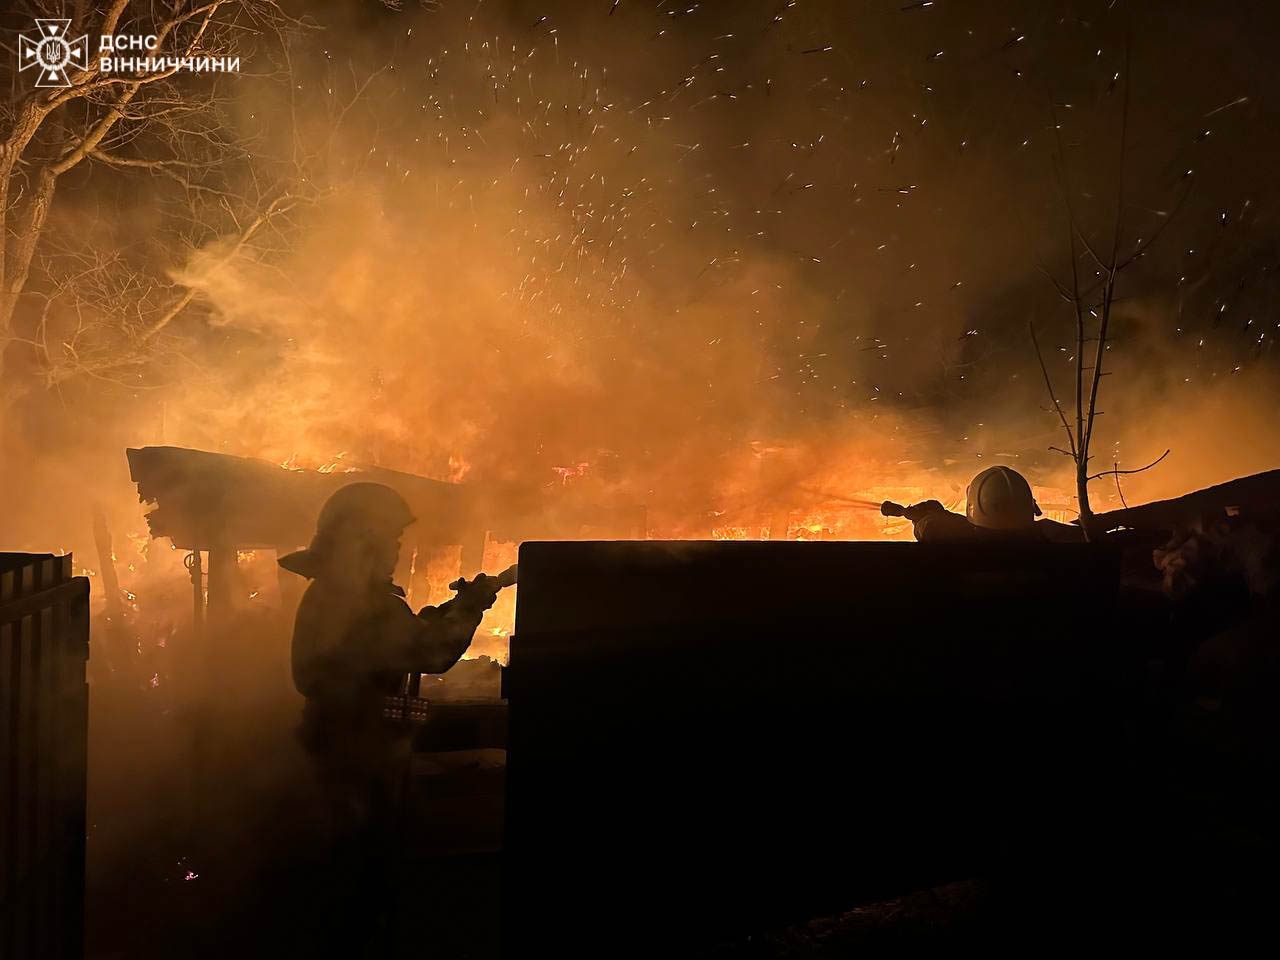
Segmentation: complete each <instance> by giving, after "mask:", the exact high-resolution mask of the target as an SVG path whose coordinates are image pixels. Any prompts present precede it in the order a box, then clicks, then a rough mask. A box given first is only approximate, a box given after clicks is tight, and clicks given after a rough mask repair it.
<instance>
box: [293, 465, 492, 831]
mask: <svg viewBox="0 0 1280 960" xmlns="http://www.w3.org/2000/svg"><path fill="white" fill-rule="evenodd" d="M413 521H414V517H413V515H412V513H411V512H410V510H409V506H408V504H406V503H405V501H404V499H403V498H402V497H401V496H400V495H399V494H398V493H396V492H395V491H394V490H392V489H391V488H390V487H387V486H384V485H382V484H379V483H352V484H349V485H348V486H345V487H342V488H341V489H340V490H338V491H337V492H336V493H334V494H333V495H332V496H331V497H330V498H329V499H328V501H327V502H326V503H325V505H324V507H323V508H322V509H321V511H320V517H319V519H318V521H317V523H316V533H315V537H314V538H313V539H312V541H311V545H310V546H309V547H308V548H307V549H305V550H300V551H298V552H297V553H292V554H289V555H288V556H285V557H282V558H280V561H279V563H280V565H281V566H282V567H284V568H285V569H286V570H289V571H292V572H294V573H297V574H300V575H302V576H304V577H307V578H308V579H310V580H311V584H310V585H309V586H308V587H307V590H306V593H305V594H304V595H303V597H302V602H301V604H300V605H299V607H298V613H297V617H296V619H295V621H294V630H293V651H292V658H293V681H294V685H295V686H296V687H297V689H298V692H299V693H301V694H302V695H303V696H304V697H306V706H305V707H304V709H303V718H302V726H301V729H300V737H301V740H302V743H303V746H304V747H305V748H306V750H307V752H308V753H309V754H311V756H312V757H313V759H315V760H316V761H317V767H318V772H319V773H320V775H321V778H322V780H323V782H324V785H325V787H326V788H327V792H328V794H329V796H330V799H331V800H332V801H334V803H335V809H334V811H333V812H334V814H335V815H336V817H337V819H338V821H339V822H338V823H337V824H336V826H337V828H338V829H339V830H343V829H344V827H345V828H353V827H359V826H361V825H367V824H368V823H369V821H370V820H376V819H377V818H378V817H380V816H382V815H383V814H385V813H386V812H387V811H386V809H385V805H386V804H389V803H390V801H391V796H392V794H393V793H394V792H395V789H396V786H395V779H396V776H397V771H398V770H399V769H401V767H402V766H403V764H401V763H398V762H397V761H398V760H400V759H407V750H408V742H407V736H406V734H405V732H404V731H403V730H401V731H399V732H397V730H396V729H395V728H394V727H392V725H390V724H389V723H387V722H386V721H385V720H384V717H383V709H384V703H385V698H386V697H387V696H389V695H394V694H396V693H398V692H399V691H400V689H401V685H402V684H403V682H404V678H405V676H406V674H408V673H442V672H444V671H445V670H448V669H449V668H450V667H451V666H453V664H455V663H456V662H457V661H458V660H459V658H461V656H462V654H463V653H464V652H465V651H466V649H467V647H468V646H470V644H471V640H472V635H473V634H474V632H475V630H476V627H478V626H479V625H480V619H481V617H483V615H484V612H485V610H487V609H488V608H489V607H491V606H492V605H493V603H494V600H495V599H497V594H498V590H499V589H501V586H502V585H504V583H503V582H502V581H500V580H499V578H496V577H489V576H486V575H485V574H480V575H478V576H477V577H476V578H475V579H474V580H472V581H470V582H467V581H465V580H460V581H458V583H456V584H454V588H455V589H456V590H457V591H458V595H457V596H456V597H454V598H453V599H451V600H449V601H447V602H446V603H443V604H441V605H440V606H438V607H425V608H423V609H422V610H421V611H419V612H418V613H417V614H415V613H414V612H413V611H412V610H411V609H410V608H409V606H408V604H407V603H405V601H404V591H403V590H402V589H401V588H400V587H398V586H396V584H395V583H393V582H392V576H393V574H394V571H395V567H396V561H397V559H398V557H399V553H400V537H401V535H402V533H403V531H404V528H405V527H407V526H408V525H409V524H411V523H412V522H413ZM344 821H345V823H344Z"/></svg>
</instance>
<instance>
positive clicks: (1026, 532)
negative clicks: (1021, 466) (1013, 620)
mask: <svg viewBox="0 0 1280 960" xmlns="http://www.w3.org/2000/svg"><path fill="white" fill-rule="evenodd" d="M965 501H966V502H965V514H964V516H961V515H960V514H958V513H952V512H951V511H949V510H947V508H946V507H944V506H943V505H942V504H941V503H939V502H938V501H937V500H926V501H924V502H923V503H916V504H912V505H911V506H907V507H903V506H900V505H899V504H896V503H892V502H890V501H888V500H886V501H885V502H884V503H883V504H881V506H880V512H881V513H883V514H884V515H885V516H890V517H906V518H907V519H908V520H910V521H911V525H912V528H913V530H914V532H915V536H916V539H917V540H919V541H920V542H922V543H939V542H944V541H956V540H1031V541H1036V540H1048V541H1055V542H1057V541H1070V540H1081V539H1083V533H1082V532H1081V531H1080V530H1079V529H1078V528H1075V527H1071V526H1068V525H1066V524H1062V523H1054V522H1053V521H1052V520H1041V521H1039V522H1037V521H1036V517H1038V516H1040V515H1041V511H1040V507H1039V505H1038V504H1037V503H1036V500H1035V497H1034V496H1033V495H1032V493H1031V485H1030V484H1029V483H1027V479H1026V477H1024V476H1023V475H1022V474H1020V473H1018V471H1017V470H1014V469H1013V468H1012V467H1005V466H999V467H988V468H987V469H986V470H983V471H982V472H981V473H979V474H978V475H977V476H976V477H974V478H973V480H972V482H970V484H969V488H968V490H966V491H965Z"/></svg>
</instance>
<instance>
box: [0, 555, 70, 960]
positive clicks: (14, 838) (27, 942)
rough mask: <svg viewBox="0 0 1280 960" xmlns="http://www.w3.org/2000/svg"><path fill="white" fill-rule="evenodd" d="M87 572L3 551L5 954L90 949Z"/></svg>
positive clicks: (55, 954)
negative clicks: (86, 875)
mask: <svg viewBox="0 0 1280 960" xmlns="http://www.w3.org/2000/svg"><path fill="white" fill-rule="evenodd" d="M88 656H89V581H88V580H87V579H86V578H85V577H73V576H71V557H70V556H62V557H55V556H51V555H48V554H14V553H0V957H5V958H13V960H26V958H36V957H39V958H72V957H75V958H79V957H82V956H83V954H84V854H85V772H86V764H87V746H88V706H89V690H88V687H87V685H86V684H85V662H86V660H87V659H88Z"/></svg>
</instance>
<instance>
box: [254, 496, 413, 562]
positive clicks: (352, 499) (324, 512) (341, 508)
mask: <svg viewBox="0 0 1280 960" xmlns="http://www.w3.org/2000/svg"><path fill="white" fill-rule="evenodd" d="M413 519H414V517H413V513H412V512H411V511H410V510H409V504H407V503H405V501H404V497H402V496H400V494H398V493H396V492H395V491H394V490H392V489H391V488H390V487H388V486H386V485H385V484H382V483H367V482H362V483H349V484H347V485H346V486H345V487H342V488H340V489H339V490H337V491H336V492H335V493H333V494H331V495H330V497H329V499H328V500H326V501H325V502H324V506H323V507H321V508H320V516H319V518H318V519H317V520H316V535H315V536H314V537H313V538H312V540H311V546H309V547H308V548H307V549H305V550H299V551H297V552H296V553H291V554H288V555H287V556H284V557H281V558H280V559H279V560H278V561H277V562H278V563H279V564H280V566H282V567H284V568H285V569H286V570H290V571H292V572H293V573H297V574H300V575H302V576H304V577H309V578H315V577H317V576H319V575H320V574H321V572H322V571H324V570H325V569H327V568H330V567H332V566H333V564H334V563H339V565H340V562H339V561H338V559H337V558H338V557H339V556H341V555H342V553H343V551H344V550H347V549H350V547H351V545H353V544H360V543H363V544H384V543H392V544H394V543H395V542H396V541H398V540H399V539H400V533H401V531H402V530H404V528H405V527H407V526H408V525H409V524H411V523H413ZM392 560H393V561H394V554H393V555H392Z"/></svg>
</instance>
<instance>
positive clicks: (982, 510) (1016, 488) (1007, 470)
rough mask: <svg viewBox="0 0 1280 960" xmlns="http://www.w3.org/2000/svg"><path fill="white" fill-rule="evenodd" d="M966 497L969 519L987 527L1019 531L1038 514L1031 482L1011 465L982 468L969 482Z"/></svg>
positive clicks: (976, 524) (1038, 510) (966, 512)
mask: <svg viewBox="0 0 1280 960" xmlns="http://www.w3.org/2000/svg"><path fill="white" fill-rule="evenodd" d="M966 500H967V504H966V507H965V514H966V516H968V518H969V522H970V523H972V524H973V525H974V526H975V527H982V528H984V529H987V530H1021V529H1024V528H1026V527H1029V526H1031V525H1032V524H1033V523H1035V520H1036V517H1038V516H1040V507H1039V506H1038V505H1037V504H1036V501H1035V497H1033V496H1032V495H1031V484H1029V483H1027V478H1026V477H1024V476H1023V475H1022V474H1020V473H1018V471H1017V470H1014V469H1012V468H1011V467H988V468H987V469H986V470H983V471H982V472H981V473H979V474H978V475H977V476H976V477H974V478H973V481H972V482H971V483H970V484H969V489H968V491H967V492H966Z"/></svg>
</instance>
